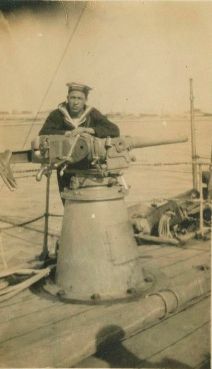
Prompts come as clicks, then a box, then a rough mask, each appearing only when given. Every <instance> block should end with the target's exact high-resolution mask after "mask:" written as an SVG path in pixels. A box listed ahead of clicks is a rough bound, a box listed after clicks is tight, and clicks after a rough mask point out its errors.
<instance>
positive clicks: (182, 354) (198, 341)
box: [149, 322, 210, 368]
mask: <svg viewBox="0 0 212 369" xmlns="http://www.w3.org/2000/svg"><path fill="white" fill-rule="evenodd" d="M209 357H210V322H208V323H207V322H206V323H205V324H203V325H202V326H201V327H199V328H197V329H196V330H195V331H193V332H192V333H190V334H188V335H187V336H186V337H184V338H183V339H181V340H180V341H178V342H176V344H175V345H173V346H170V347H169V348H167V349H166V350H164V351H163V352H161V353H159V354H157V355H154V356H153V357H151V358H150V359H149V361H150V362H151V363H154V364H156V365H158V362H160V363H162V365H167V364H170V362H173V363H175V365H176V366H177V364H178V367H179V364H180V365H181V367H182V366H183V367H184V368H194V366H198V364H199V365H200V364H201V363H202V362H204V361H205V359H206V358H208V360H209ZM170 358H171V360H170Z"/></svg>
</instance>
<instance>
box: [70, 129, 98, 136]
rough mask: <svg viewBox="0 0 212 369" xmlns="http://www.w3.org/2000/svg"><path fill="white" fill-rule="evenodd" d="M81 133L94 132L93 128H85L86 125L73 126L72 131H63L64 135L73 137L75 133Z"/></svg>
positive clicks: (91, 133)
mask: <svg viewBox="0 0 212 369" xmlns="http://www.w3.org/2000/svg"><path fill="white" fill-rule="evenodd" d="M81 133H89V134H90V135H93V134H94V133H95V131H94V129H93V128H86V127H78V128H75V129H74V130H73V131H68V132H65V136H66V137H70V136H72V137H74V136H76V135H80V134H81Z"/></svg>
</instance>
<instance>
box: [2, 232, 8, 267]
mask: <svg viewBox="0 0 212 369" xmlns="http://www.w3.org/2000/svg"><path fill="white" fill-rule="evenodd" d="M0 253H1V260H2V262H3V265H4V269H7V268H8V265H7V261H6V258H5V254H4V246H3V241H2V232H1V231H0Z"/></svg>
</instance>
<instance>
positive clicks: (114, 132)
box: [90, 109, 120, 138]
mask: <svg viewBox="0 0 212 369" xmlns="http://www.w3.org/2000/svg"><path fill="white" fill-rule="evenodd" d="M90 127H91V128H93V129H94V131H95V136H96V137H99V138H106V137H108V136H110V137H118V136H120V131H119V128H118V126H117V125H116V124H114V123H112V122H111V121H110V120H109V119H108V118H107V117H106V116H104V115H102V114H101V113H100V112H99V111H98V110H96V109H94V110H93V111H92V123H91V125H90Z"/></svg>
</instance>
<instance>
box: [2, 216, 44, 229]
mask: <svg viewBox="0 0 212 369" xmlns="http://www.w3.org/2000/svg"><path fill="white" fill-rule="evenodd" d="M42 218H44V214H42V215H40V216H39V217H36V218H33V219H30V220H27V221H25V222H22V223H15V222H12V221H8V220H6V219H4V218H3V217H1V218H0V221H1V222H4V223H10V224H12V225H11V226H7V227H2V228H0V231H5V230H8V229H11V228H16V227H24V226H25V225H28V224H31V223H34V222H37V221H38V220H40V219H42Z"/></svg>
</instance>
